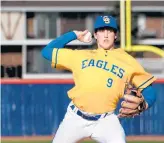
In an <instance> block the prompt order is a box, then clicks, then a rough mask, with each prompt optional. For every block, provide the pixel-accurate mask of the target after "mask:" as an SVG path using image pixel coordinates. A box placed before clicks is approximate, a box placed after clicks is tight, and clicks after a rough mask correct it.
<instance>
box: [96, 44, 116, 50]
mask: <svg viewBox="0 0 164 143" xmlns="http://www.w3.org/2000/svg"><path fill="white" fill-rule="evenodd" d="M98 49H103V50H114V45H112V46H110V47H108V48H103V47H101V46H98Z"/></svg>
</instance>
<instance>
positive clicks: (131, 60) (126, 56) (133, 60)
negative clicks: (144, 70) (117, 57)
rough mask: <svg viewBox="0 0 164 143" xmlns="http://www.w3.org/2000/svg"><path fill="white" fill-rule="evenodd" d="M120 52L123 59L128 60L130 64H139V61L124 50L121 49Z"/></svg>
mask: <svg viewBox="0 0 164 143" xmlns="http://www.w3.org/2000/svg"><path fill="white" fill-rule="evenodd" d="M118 52H120V53H121V57H122V59H124V60H126V61H127V62H128V63H131V64H133V65H134V66H135V64H139V63H138V61H137V59H136V58H135V57H133V56H132V55H131V54H130V53H128V52H127V51H125V50H124V49H123V48H119V50H118Z"/></svg>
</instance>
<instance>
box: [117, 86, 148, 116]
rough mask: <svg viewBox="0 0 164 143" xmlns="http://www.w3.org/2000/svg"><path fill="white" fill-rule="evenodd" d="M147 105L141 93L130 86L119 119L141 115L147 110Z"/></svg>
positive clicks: (126, 89) (126, 91)
mask: <svg viewBox="0 0 164 143" xmlns="http://www.w3.org/2000/svg"><path fill="white" fill-rule="evenodd" d="M146 104H147V103H146V101H145V100H144V97H143V95H142V94H141V92H140V91H139V90H138V89H136V88H133V86H131V85H128V86H126V88H125V94H124V101H122V102H121V109H120V110H119V115H118V117H120V118H121V117H134V116H136V115H140V113H141V112H143V111H144V110H146V108H147V105H146Z"/></svg>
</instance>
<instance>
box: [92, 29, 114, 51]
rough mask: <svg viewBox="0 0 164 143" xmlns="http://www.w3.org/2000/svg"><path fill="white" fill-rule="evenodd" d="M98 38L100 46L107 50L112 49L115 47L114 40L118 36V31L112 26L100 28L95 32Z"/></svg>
mask: <svg viewBox="0 0 164 143" xmlns="http://www.w3.org/2000/svg"><path fill="white" fill-rule="evenodd" d="M94 36H95V38H96V39H97V45H98V48H103V49H105V50H108V49H111V48H113V47H114V41H115V38H116V33H115V32H114V30H113V29H111V28H101V29H98V30H97V32H96V33H95V34H94Z"/></svg>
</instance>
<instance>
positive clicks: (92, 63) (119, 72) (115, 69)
mask: <svg viewBox="0 0 164 143" xmlns="http://www.w3.org/2000/svg"><path fill="white" fill-rule="evenodd" d="M88 67H97V68H101V69H103V70H106V71H107V72H111V73H113V74H114V75H116V76H118V77H119V78H122V77H123V76H124V72H125V70H124V69H122V68H120V67H119V66H117V65H115V64H112V65H111V67H110V66H109V64H108V62H107V61H103V60H95V59H85V60H83V61H82V69H85V68H88Z"/></svg>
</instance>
